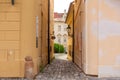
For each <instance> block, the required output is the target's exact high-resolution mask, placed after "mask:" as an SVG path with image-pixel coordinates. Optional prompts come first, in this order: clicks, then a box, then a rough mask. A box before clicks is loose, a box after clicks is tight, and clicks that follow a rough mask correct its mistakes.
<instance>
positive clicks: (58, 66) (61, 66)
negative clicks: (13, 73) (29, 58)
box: [0, 59, 120, 80]
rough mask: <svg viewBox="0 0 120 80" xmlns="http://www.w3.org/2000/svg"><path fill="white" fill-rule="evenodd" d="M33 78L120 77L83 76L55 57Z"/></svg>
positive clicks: (81, 79) (87, 79) (94, 79)
mask: <svg viewBox="0 0 120 80" xmlns="http://www.w3.org/2000/svg"><path fill="white" fill-rule="evenodd" d="M0 80H27V79H23V78H22V79H20V78H1V79H0ZM34 80H120V78H97V77H91V76H85V75H84V74H83V73H82V71H81V70H80V69H79V68H78V67H77V66H76V65H75V64H74V63H72V62H70V61H67V60H60V59H55V60H53V62H52V63H51V64H49V65H47V66H46V67H45V69H44V70H43V72H41V73H39V74H38V75H37V76H36V78H35V79H34Z"/></svg>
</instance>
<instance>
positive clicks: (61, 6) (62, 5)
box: [54, 0, 73, 13]
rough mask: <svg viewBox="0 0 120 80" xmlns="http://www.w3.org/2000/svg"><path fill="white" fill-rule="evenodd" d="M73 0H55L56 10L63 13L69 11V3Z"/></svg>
mask: <svg viewBox="0 0 120 80" xmlns="http://www.w3.org/2000/svg"><path fill="white" fill-rule="evenodd" d="M72 1H73V0H54V12H58V13H63V12H64V10H65V9H66V11H68V8H69V5H70V3H71V2H72Z"/></svg>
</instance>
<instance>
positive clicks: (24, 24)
mask: <svg viewBox="0 0 120 80" xmlns="http://www.w3.org/2000/svg"><path fill="white" fill-rule="evenodd" d="M47 15H48V2H47V1H44V0H15V5H13V6H12V5H11V0H0V17H1V18H0V44H1V46H0V53H1V54H0V66H1V67H0V77H23V76H24V64H25V61H24V58H25V57H26V56H32V58H33V61H34V73H35V74H37V72H38V71H39V69H40V65H42V66H45V65H46V64H47V61H48V51H47V50H48V44H47V37H48V36H47V35H48V34H47V30H48V29H47V27H48V23H47V22H48V16H47ZM42 16H43V17H42ZM36 26H38V40H39V41H38V48H36ZM11 72H12V73H11Z"/></svg>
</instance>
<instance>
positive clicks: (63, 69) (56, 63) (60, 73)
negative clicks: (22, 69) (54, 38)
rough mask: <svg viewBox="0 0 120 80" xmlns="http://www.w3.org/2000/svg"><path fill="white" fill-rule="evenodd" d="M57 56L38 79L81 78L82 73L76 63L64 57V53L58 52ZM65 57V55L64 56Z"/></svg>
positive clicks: (77, 79)
mask: <svg viewBox="0 0 120 80" xmlns="http://www.w3.org/2000/svg"><path fill="white" fill-rule="evenodd" d="M57 56H58V57H57V58H56V59H54V60H53V62H52V63H51V64H49V65H47V66H46V67H45V69H44V70H43V72H41V73H40V74H39V75H38V76H37V77H36V80H80V79H81V76H80V75H81V73H80V71H79V69H78V68H77V67H76V65H75V64H74V63H72V62H71V61H68V60H66V59H63V56H66V55H64V54H62V55H61V58H60V56H59V54H57ZM64 58H65V57H64Z"/></svg>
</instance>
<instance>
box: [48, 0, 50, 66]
mask: <svg viewBox="0 0 120 80" xmlns="http://www.w3.org/2000/svg"><path fill="white" fill-rule="evenodd" d="M48 64H50V0H48Z"/></svg>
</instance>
